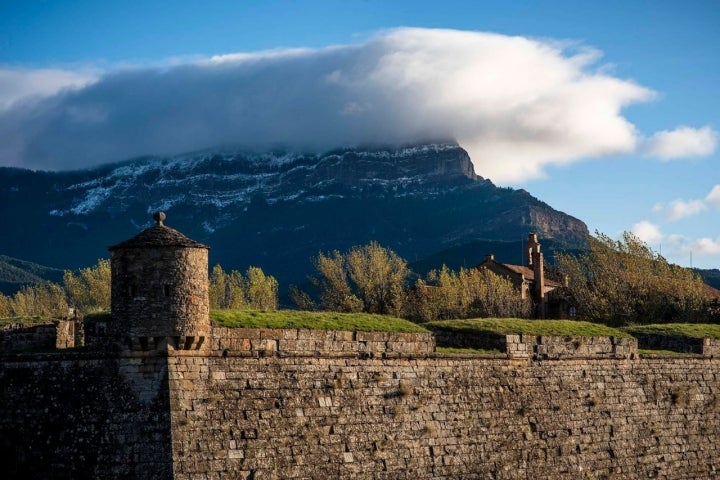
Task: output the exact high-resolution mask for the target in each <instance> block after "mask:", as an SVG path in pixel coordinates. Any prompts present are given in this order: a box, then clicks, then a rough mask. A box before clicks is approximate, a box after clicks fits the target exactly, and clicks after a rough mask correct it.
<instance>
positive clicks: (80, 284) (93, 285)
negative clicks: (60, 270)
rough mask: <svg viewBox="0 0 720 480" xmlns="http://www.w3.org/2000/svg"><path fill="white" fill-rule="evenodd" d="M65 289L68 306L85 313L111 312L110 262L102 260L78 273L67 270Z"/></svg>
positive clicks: (64, 275) (64, 281)
mask: <svg viewBox="0 0 720 480" xmlns="http://www.w3.org/2000/svg"><path fill="white" fill-rule="evenodd" d="M63 287H64V290H65V293H66V294H67V302H68V304H69V305H70V306H72V307H74V308H76V309H77V310H79V311H81V312H83V313H88V312H93V311H101V310H110V260H107V259H100V260H98V263H97V264H95V266H93V267H88V268H83V269H81V270H80V271H78V272H77V273H73V272H71V271H69V270H66V271H65V273H64V274H63Z"/></svg>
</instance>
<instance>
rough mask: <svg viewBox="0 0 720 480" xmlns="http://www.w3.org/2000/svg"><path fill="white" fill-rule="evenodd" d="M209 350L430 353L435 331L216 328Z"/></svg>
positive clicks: (299, 353) (379, 354) (304, 353)
mask: <svg viewBox="0 0 720 480" xmlns="http://www.w3.org/2000/svg"><path fill="white" fill-rule="evenodd" d="M210 350H211V351H212V350H216V351H223V352H225V353H228V354H233V353H234V354H240V355H242V354H247V355H296V356H307V355H321V356H328V355H330V356H333V355H334V356H338V355H339V356H360V357H382V356H398V355H413V356H427V355H430V354H432V353H433V352H434V351H435V336H434V335H433V334H432V333H398V332H353V331H339V330H311V329H305V328H290V329H271V328H226V327H213V329H212V334H211V337H210Z"/></svg>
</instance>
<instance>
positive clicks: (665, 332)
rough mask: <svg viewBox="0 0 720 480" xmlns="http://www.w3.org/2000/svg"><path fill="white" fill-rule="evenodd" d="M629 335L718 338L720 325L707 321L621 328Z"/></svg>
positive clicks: (719, 336)
mask: <svg viewBox="0 0 720 480" xmlns="http://www.w3.org/2000/svg"><path fill="white" fill-rule="evenodd" d="M622 330H623V331H624V332H627V333H629V334H630V335H642V334H645V335H658V336H662V337H687V338H720V325H717V324H708V323H664V324H663V323H658V324H653V325H636V326H632V327H625V328H623V329H622Z"/></svg>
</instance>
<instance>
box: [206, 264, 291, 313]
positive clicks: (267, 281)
mask: <svg viewBox="0 0 720 480" xmlns="http://www.w3.org/2000/svg"><path fill="white" fill-rule="evenodd" d="M209 293H210V308H218V309H253V310H277V308H278V282H277V280H276V279H275V277H273V276H271V275H266V274H265V273H264V272H263V271H262V269H260V268H258V267H249V268H248V269H247V271H246V272H245V275H243V274H242V273H241V272H239V271H237V270H232V271H231V272H225V271H224V270H223V269H222V267H221V266H220V265H215V266H214V267H213V269H212V272H211V273H210V292H209Z"/></svg>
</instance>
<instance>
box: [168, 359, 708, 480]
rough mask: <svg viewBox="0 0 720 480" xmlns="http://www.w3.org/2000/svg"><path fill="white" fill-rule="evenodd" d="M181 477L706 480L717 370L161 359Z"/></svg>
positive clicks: (561, 363)
mask: <svg viewBox="0 0 720 480" xmlns="http://www.w3.org/2000/svg"><path fill="white" fill-rule="evenodd" d="M168 362H169V364H168V374H169V382H170V383H169V386H170V407H171V422H172V429H173V451H172V455H173V460H174V466H173V468H174V475H175V478H177V479H191V478H193V479H194V478H202V479H207V480H214V479H220V478H239V479H253V480H261V479H320V478H323V479H324V478H353V479H405V478H407V479H410V478H412V479H431V478H432V479H443V478H445V479H474V478H478V479H480V478H492V479H526V478H538V479H541V478H557V479H568V480H569V479H572V480H576V479H585V478H588V479H633V478H666V479H707V478H714V477H717V476H718V475H720V455H718V453H717V445H718V442H719V441H720V361H719V360H717V359H710V358H702V357H683V358H671V357H664V358H652V359H637V358H635V359H569V360H562V359H560V360H529V359H526V360H518V359H509V358H500V357H499V356H495V357H491V356H488V357H477V356H476V357H472V356H452V355H444V356H443V355H437V356H436V357H435V358H394V359H388V358H386V359H379V358H364V359H363V358H359V357H357V356H356V357H355V358H340V357H307V356H306V357H298V356H287V357H283V356H281V355H276V356H267V357H248V356H233V355H226V356H224V357H223V356H222V355H220V354H219V355H216V356H212V355H209V356H208V355H206V356H197V355H196V354H193V352H176V353H174V354H172V355H171V356H170V357H169V358H168Z"/></svg>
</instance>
